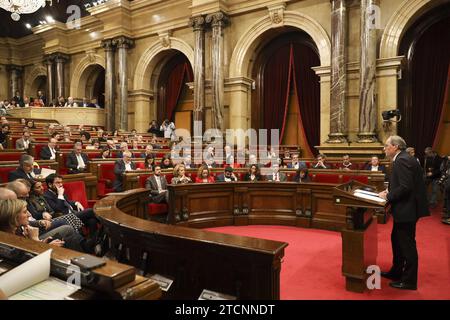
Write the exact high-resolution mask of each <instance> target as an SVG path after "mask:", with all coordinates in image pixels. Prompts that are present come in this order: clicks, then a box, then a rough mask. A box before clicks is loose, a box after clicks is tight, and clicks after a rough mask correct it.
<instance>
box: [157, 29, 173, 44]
mask: <svg viewBox="0 0 450 320" xmlns="http://www.w3.org/2000/svg"><path fill="white" fill-rule="evenodd" d="M158 37H159V41H160V42H161V45H162V46H163V47H164V48H168V49H170V47H171V43H170V37H172V31H171V30H168V31H165V32H160V33H158Z"/></svg>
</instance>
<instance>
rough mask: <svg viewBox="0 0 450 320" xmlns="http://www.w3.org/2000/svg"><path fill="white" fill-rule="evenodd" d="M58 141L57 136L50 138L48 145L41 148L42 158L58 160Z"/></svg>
mask: <svg viewBox="0 0 450 320" xmlns="http://www.w3.org/2000/svg"><path fill="white" fill-rule="evenodd" d="M57 142H58V140H57V139H55V138H50V139H49V141H48V145H47V146H45V147H43V148H42V149H41V152H40V154H39V156H40V157H41V159H42V160H56V143H57Z"/></svg>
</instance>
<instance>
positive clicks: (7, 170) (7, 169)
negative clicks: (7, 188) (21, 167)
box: [0, 165, 17, 183]
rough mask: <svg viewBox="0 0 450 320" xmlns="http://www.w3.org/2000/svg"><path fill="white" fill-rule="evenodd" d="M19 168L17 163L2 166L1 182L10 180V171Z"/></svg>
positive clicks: (0, 172)
mask: <svg viewBox="0 0 450 320" xmlns="http://www.w3.org/2000/svg"><path fill="white" fill-rule="evenodd" d="M16 169H17V166H16V165H12V166H9V167H0V183H5V182H8V173H10V172H11V171H14V170H16Z"/></svg>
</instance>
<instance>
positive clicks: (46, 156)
mask: <svg viewBox="0 0 450 320" xmlns="http://www.w3.org/2000/svg"><path fill="white" fill-rule="evenodd" d="M55 151H56V152H58V151H57V150H56V149H55ZM39 157H40V158H41V159H42V160H50V158H51V157H52V152H51V151H50V148H49V147H48V146H45V147H43V148H42V149H41V152H40V153H39ZM55 160H57V158H56V156H55Z"/></svg>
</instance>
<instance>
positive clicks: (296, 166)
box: [287, 153, 306, 169]
mask: <svg viewBox="0 0 450 320" xmlns="http://www.w3.org/2000/svg"><path fill="white" fill-rule="evenodd" d="M287 167H288V168H289V169H300V168H306V163H304V162H303V161H300V160H299V159H298V154H297V153H294V154H293V155H292V161H291V163H289V164H288V166H287Z"/></svg>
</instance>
